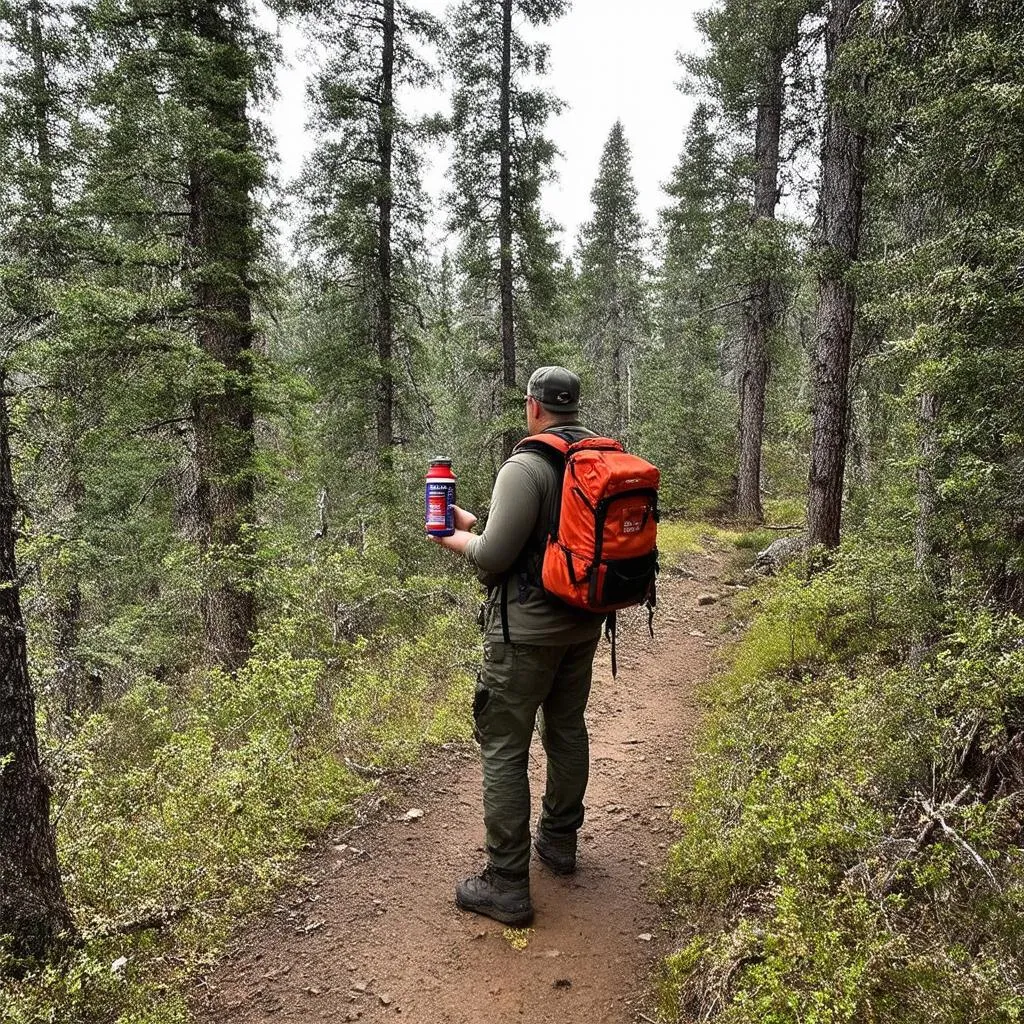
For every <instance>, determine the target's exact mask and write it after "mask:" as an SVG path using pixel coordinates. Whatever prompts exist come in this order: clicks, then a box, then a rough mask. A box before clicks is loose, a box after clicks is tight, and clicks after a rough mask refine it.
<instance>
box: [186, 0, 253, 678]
mask: <svg viewBox="0 0 1024 1024" xmlns="http://www.w3.org/2000/svg"><path fill="white" fill-rule="evenodd" d="M220 8H221V5H220V4H219V3H217V2H215V0H207V2H204V3H201V4H199V5H198V6H197V8H196V20H195V30H196V34H197V35H198V36H199V37H200V38H201V39H202V40H204V42H207V43H209V44H212V46H213V47H215V48H216V49H215V53H216V56H215V57H213V58H212V60H213V61H215V62H216V64H215V66H214V67H211V68H209V69H203V70H206V71H207V72H208V73H209V74H211V75H216V76H217V77H219V78H220V79H221V80H222V81H221V82H220V83H218V87H217V88H212V87H211V86H210V84H209V83H208V82H200V83H199V84H198V87H196V86H193V88H197V92H196V93H195V94H194V95H193V96H192V97H190V98H191V99H192V100H193V101H194V102H195V104H196V106H197V107H198V108H199V109H201V110H202V112H203V114H204V115H206V116H207V117H208V119H209V124H210V127H211V129H212V130H213V132H214V133H215V134H216V135H217V136H219V138H220V140H221V144H222V151H221V152H220V153H215V152H211V151H209V150H208V151H206V152H202V153H200V154H198V155H197V156H196V157H195V158H194V159H193V160H192V162H191V166H190V168H189V184H188V210H189V223H188V249H189V250H190V251H189V265H190V266H189V269H190V271H191V283H192V291H193V297H194V302H195V317H196V338H197V342H198V345H199V347H200V349H201V350H202V352H203V353H204V354H205V356H206V357H207V359H208V360H209V361H210V373H211V375H212V376H214V377H215V378H219V379H217V380H216V382H215V383H216V386H215V387H212V388H210V389H209V392H208V393H201V394H199V395H198V396H197V397H196V398H195V399H194V400H193V409H192V412H193V419H194V423H195V442H196V463H197V472H198V479H197V482H196V484H197V486H196V494H195V500H194V508H195V514H196V517H197V523H196V530H195V533H196V535H197V536H198V538H199V542H200V545H201V546H202V548H203V549H204V550H205V551H206V552H207V553H208V554H210V555H211V556H212V560H213V562H214V578H213V580H212V582H211V584H210V586H209V588H208V590H207V593H206V595H205V598H204V601H203V618H204V626H205V634H206V646H207V652H208V655H209V656H210V657H211V659H212V660H213V661H214V662H215V663H217V664H220V665H222V666H223V667H224V668H226V669H228V670H233V669H235V668H238V667H239V666H240V665H241V664H242V663H243V662H244V661H245V659H246V657H247V656H248V653H249V650H250V646H251V636H252V631H253V628H254V625H255V603H254V600H253V595H252V589H251V576H250V570H249V569H247V568H245V567H244V558H240V556H245V555H246V554H248V553H250V551H251V547H252V537H251V532H250V528H251V526H252V525H253V511H254V510H253V499H254V482H253V471H254V470H253V454H254V438H253V398H252V358H251V356H252V342H253V334H254V331H253V322H252V285H251V279H250V275H251V270H252V265H253V262H254V260H255V256H256V242H255V238H254V226H253V219H254V218H253V202H252V192H253V189H254V188H255V187H256V184H257V181H258V171H256V170H255V169H254V167H253V162H254V159H253V153H252V140H251V133H250V129H249V122H248V117H247V114H246V87H245V82H246V75H247V69H246V58H245V54H244V53H243V52H242V50H241V48H240V46H239V44H238V40H237V39H236V38H235V36H234V33H233V30H232V27H231V25H230V24H229V22H228V21H227V20H226V19H225V17H224V15H223V14H222V12H221V9H220ZM224 150H226V151H227V152H226V153H225V152H224Z"/></svg>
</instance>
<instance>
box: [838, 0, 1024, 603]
mask: <svg viewBox="0 0 1024 1024" xmlns="http://www.w3.org/2000/svg"><path fill="white" fill-rule="evenodd" d="M1022 44H1024V27H1022V25H1021V23H1020V18H1019V17H1018V16H1017V12H1016V10H1015V8H1013V7H1012V5H1011V4H1008V3H1005V4H1004V3H999V2H997V3H993V4H991V5H980V6H972V5H963V4H957V3H953V2H951V0H950V2H946V0H943V2H941V3H925V2H923V0H901V2H900V3H899V4H897V5H896V6H895V7H894V9H893V10H892V12H891V16H890V17H888V18H885V19H883V20H882V21H881V22H879V23H878V24H876V25H875V32H874V36H873V38H871V39H869V40H867V41H865V42H864V43H862V44H861V45H860V46H859V47H858V48H857V50H856V52H855V54H854V55H853V57H852V58H851V60H854V61H858V60H859V61H860V62H861V63H862V64H863V63H864V62H865V61H868V60H871V61H874V62H875V63H874V64H873V67H874V68H875V72H873V75H872V89H871V92H870V95H869V109H870V111H871V113H872V120H871V135H872V138H873V139H875V138H877V139H878V140H879V142H878V143H877V149H876V152H875V154H874V158H873V160H872V166H873V167H879V166H880V167H884V173H883V174H881V175H879V176H876V177H875V178H874V179H873V181H872V182H871V194H872V196H875V197H877V201H878V205H879V207H880V209H878V210H875V209H872V210H871V213H872V218H871V222H870V229H871V230H870V233H869V238H871V240H872V243H873V246H872V251H871V252H872V255H873V257H874V260H873V263H872V265H871V272H870V274H869V275H867V288H869V289H870V296H871V299H870V306H869V314H870V322H871V328H872V330H873V331H875V332H877V333H879V334H881V335H882V337H883V339H884V342H883V343H884V345H885V347H884V349H883V351H884V352H885V354H886V355H887V358H886V359H885V360H883V361H882V365H881V366H879V369H878V372H877V373H876V374H875V377H874V381H873V383H874V386H876V387H882V388H884V389H885V390H887V391H888V394H889V396H890V402H893V401H897V400H900V399H902V400H903V401H904V402H907V404H909V408H906V406H904V413H905V415H907V416H909V417H912V418H913V419H914V420H915V421H916V433H917V451H916V452H911V451H906V450H904V449H901V448H899V447H897V446H896V445H894V444H892V443H891V442H890V445H889V446H888V454H887V456H883V457H882V460H881V462H882V464H883V465H893V466H894V471H895V469H896V467H898V466H899V464H900V463H899V460H900V459H904V460H908V461H911V462H915V461H916V462H917V465H918V477H917V483H918V487H917V491H918V495H917V497H918V508H919V518H918V525H917V535H918V544H917V549H918V550H917V553H918V563H919V566H920V568H922V570H924V572H925V574H926V576H927V577H928V578H929V579H930V580H931V581H932V582H933V583H934V584H936V585H937V587H938V589H939V591H940V593H941V592H943V591H945V590H946V589H947V588H948V587H949V586H950V584H951V583H952V582H953V581H954V580H955V581H957V586H958V587H961V588H962V587H964V586H967V587H968V588H969V589H970V590H971V592H972V593H976V594H980V595H984V599H985V600H986V601H988V602H990V603H994V604H997V605H1001V606H1003V607H1009V608H1011V609H1015V610H1016V611H1018V612H1020V611H1021V610H1022V609H1024V569H1022V565H1024V512H1022V508H1021V494H1022V493H1024V455H1022V448H1021V443H1020V438H1021V437H1024V406H1022V403H1021V402H1020V396H1019V382H1020V380H1021V379H1022V378H1024V362H1022V353H1024V344H1022V328H1021V325H1022V323H1024V320H1022V317H1021V295H1022V292H1021V286H1020V281H1021V270H1020V268H1021V267H1022V266H1024V218H1022V210H1024V194H1022V180H1021V176H1020V174H1019V171H1018V168H1019V166H1020V162H1021V160H1022V159H1024V137H1022V135H1021V132H1020V124H1021V117H1022V107H1021V102H1020V99H1019V88H1018V87H1019V83H1020V82H1021V81H1022V80H1024V58H1022V54H1024V48H1022ZM951 67H955V68H956V75H955V77H951V75H950V68H951ZM897 125H898V126H899V128H900V130H899V131H898V132H897V131H895V130H894V128H895V127H896V126H897ZM883 367H884V368H886V369H887V371H888V372H887V374H883V373H882V369H883ZM908 400H909V401H908ZM876 476H877V475H876ZM872 482H874V481H872Z"/></svg>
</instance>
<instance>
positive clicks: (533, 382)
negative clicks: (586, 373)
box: [526, 366, 580, 412]
mask: <svg viewBox="0 0 1024 1024" xmlns="http://www.w3.org/2000/svg"><path fill="white" fill-rule="evenodd" d="M526 393H527V394H528V395H529V396H530V397H531V398H535V399H537V401H538V402H540V404H541V405H542V406H544V408H545V409H547V410H548V411H549V412H579V408H580V379H579V377H577V376H576V374H575V373H573V372H572V370H567V369H566V368H565V367H564V366H541V367H538V368H537V369H536V370H534V371H533V373H532V374H531V376H530V383H529V384H527V385H526Z"/></svg>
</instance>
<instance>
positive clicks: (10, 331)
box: [0, 0, 78, 960]
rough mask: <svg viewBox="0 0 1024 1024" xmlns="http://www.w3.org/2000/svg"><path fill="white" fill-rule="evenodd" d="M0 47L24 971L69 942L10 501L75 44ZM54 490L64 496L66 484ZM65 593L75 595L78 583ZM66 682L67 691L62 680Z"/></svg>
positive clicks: (55, 238) (3, 748) (2, 799)
mask: <svg viewBox="0 0 1024 1024" xmlns="http://www.w3.org/2000/svg"><path fill="white" fill-rule="evenodd" d="M0 47H2V51H0V52H2V53H3V64H2V65H0V69H2V70H0V153H2V154H3V156H2V158H0V248H2V252H3V266H2V268H0V622H2V624H3V629H2V638H0V938H4V939H6V940H8V941H9V943H10V949H11V952H12V953H13V955H14V957H15V958H16V959H19V960H20V959H23V958H24V959H34V958H42V957H44V956H46V955H49V954H51V953H53V952H55V951H57V950H59V949H60V948H61V947H62V946H64V945H65V944H66V943H67V941H68V940H69V939H70V938H71V935H72V932H73V922H72V919H71V914H70V911H69V909H68V906H67V901H66V899H65V896H64V890H63V884H62V880H61V874H60V868H59V866H58V862H57V853H56V842H55V838H54V831H53V825H52V822H51V821H50V786H49V782H48V779H47V776H46V773H45V772H44V770H43V768H42V765H41V764H40V758H39V749H38V741H37V735H36V708H35V694H34V692H33V686H32V681H31V677H30V675H29V662H28V647H27V638H26V629H25V622H24V619H23V617H22V611H21V585H22V580H21V576H20V574H19V572H18V567H17V558H16V553H15V545H16V540H17V537H18V534H19V532H20V530H19V525H18V524H19V520H20V518H21V513H22V511H23V509H22V506H20V505H19V502H18V500H17V495H16V492H15V484H14V473H13V465H12V454H11V445H10V437H11V427H10V418H9V402H10V399H11V385H10V380H11V376H12V366H13V365H14V364H15V360H16V359H18V358H22V357H23V355H24V353H23V349H24V348H25V347H27V346H28V345H29V343H30V339H32V338H34V337H35V336H37V335H39V334H41V333H43V332H44V331H46V330H47V329H48V328H49V324H50V323H51V321H52V319H53V312H54V311H53V302H52V290H53V288H54V286H55V285H56V284H57V283H59V282H60V281H61V279H62V278H63V276H64V274H65V272H66V267H67V261H68V254H67V245H68V239H67V230H66V208H67V205H68V202H67V201H68V198H69V193H70V192H71V191H72V190H71V189H70V188H68V189H65V188H64V187H62V186H64V184H65V182H66V179H67V176H68V172H69V168H70V166H71V153H70V151H69V146H68V144H69V142H70V139H69V136H70V134H71V133H70V131H68V130H67V129H68V127H69V125H71V124H73V122H74V120H75V114H74V110H73V108H74V98H73V96H74V90H73V88H72V86H73V84H74V83H73V81H72V78H71V76H70V74H69V71H68V61H67V58H68V55H69V53H70V51H71V48H72V37H71V34H70V32H69V25H68V22H67V20H66V19H65V18H62V17H61V12H59V11H58V10H56V9H55V8H54V7H53V6H52V5H50V4H48V3H44V2H43V0H29V2H28V3H24V4H13V3H2V4H0ZM62 129H64V130H62ZM61 482H62V484H63V486H64V487H65V488H67V487H69V481H68V478H67V477H65V478H64V479H63V480H62V481H61ZM69 592H73V593H77V584H76V582H74V581H73V582H72V584H71V586H70V587H69ZM61 612H62V614H61V615H60V616H59V618H60V620H61V622H62V623H64V625H65V627H66V629H65V632H64V636H63V640H64V643H63V645H62V653H63V654H64V656H65V658H66V659H67V660H68V663H69V664H70V660H71V659H72V658H74V648H75V646H76V644H75V639H76V638H75V635H74V633H75V631H76V630H77V625H78V607H77V604H73V603H69V604H68V605H66V606H64V607H63V608H62V609H61ZM70 674H71V673H70V672H69V675H70ZM62 683H63V686H64V687H65V688H66V689H70V688H72V687H73V685H74V682H73V680H71V679H68V678H65V679H64V680H63V681H62Z"/></svg>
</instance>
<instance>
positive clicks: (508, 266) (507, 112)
mask: <svg viewBox="0 0 1024 1024" xmlns="http://www.w3.org/2000/svg"><path fill="white" fill-rule="evenodd" d="M511 104H512V0H502V4H501V83H500V87H499V100H498V108H499V110H498V133H499V139H498V147H499V167H498V192H499V210H498V246H499V249H500V252H499V271H498V275H499V282H498V283H499V289H500V291H501V366H502V384H503V391H504V396H503V397H504V401H503V402H502V406H503V408H504V407H506V406H507V402H508V396H509V395H510V394H511V393H512V392H513V390H514V389H515V386H516V341H515V333H514V330H513V322H512V124H511ZM516 436H517V434H516V431H515V430H511V429H510V430H506V431H505V432H504V435H503V437H502V458H503V459H507V458H508V457H509V456H510V455H511V454H512V449H513V447H514V446H515V442H516Z"/></svg>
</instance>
